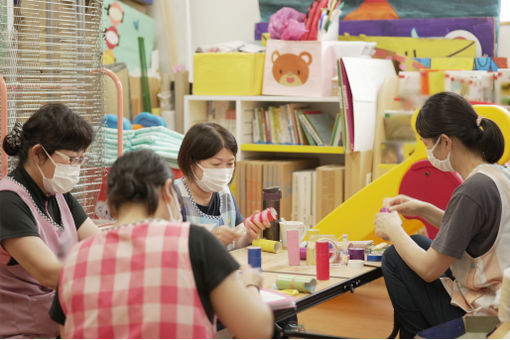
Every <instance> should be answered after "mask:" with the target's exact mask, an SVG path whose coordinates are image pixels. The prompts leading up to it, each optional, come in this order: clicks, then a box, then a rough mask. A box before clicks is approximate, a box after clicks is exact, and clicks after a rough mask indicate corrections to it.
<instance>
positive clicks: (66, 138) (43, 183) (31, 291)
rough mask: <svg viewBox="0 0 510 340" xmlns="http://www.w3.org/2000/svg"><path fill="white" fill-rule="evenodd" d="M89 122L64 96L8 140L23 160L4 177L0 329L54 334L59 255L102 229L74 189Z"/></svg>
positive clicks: (0, 186)
mask: <svg viewBox="0 0 510 340" xmlns="http://www.w3.org/2000/svg"><path fill="white" fill-rule="evenodd" d="M92 139H93V132H92V128H91V127H90V125H89V124H88V123H87V122H86V121H85V120H84V119H83V118H82V117H80V116H79V115H77V114H76V113H74V112H73V111H71V110H70V109H69V108H68V107H67V106H65V105H63V104H47V105H45V106H43V107H41V108H40V109H39V110H38V111H36V112H35V113H34V114H33V115H32V116H31V117H30V118H29V119H28V120H27V121H26V122H25V124H24V125H21V124H19V123H16V126H15V127H14V128H13V129H12V131H11V132H10V133H9V134H8V135H7V136H6V138H5V139H4V140H3V149H4V151H5V152H6V153H7V154H8V155H10V156H17V157H18V165H17V167H16V169H15V170H13V171H12V172H11V173H10V174H9V175H8V176H7V177H5V178H3V179H2V180H1V181H0V245H1V247H0V315H2V322H1V323H0V337H2V338H5V337H14V336H17V337H44V338H51V337H56V336H58V334H59V331H58V326H57V324H56V323H54V322H53V321H51V319H50V318H49V315H48V310H49V307H50V305H51V301H52V299H53V296H54V289H55V287H56V285H57V281H58V277H59V274H60V270H61V268H62V264H61V261H62V260H63V259H64V257H65V255H66V254H67V253H68V251H69V250H70V248H71V247H72V246H73V245H75V244H76V243H77V242H78V241H80V240H83V239H85V238H87V237H88V236H90V235H92V234H95V233H96V232H97V227H96V225H95V224H94V223H93V222H92V220H91V219H90V218H88V217H87V214H86V213H85V211H84V210H83V208H82V207H81V206H80V204H79V203H78V201H77V200H76V198H74V197H73V195H72V194H71V193H69V191H71V190H72V189H73V187H74V186H75V185H76V184H77V183H78V181H79V174H80V166H81V165H82V164H83V163H85V162H86V161H87V158H86V157H85V156H84V153H85V150H86V149H87V147H88V146H89V145H90V143H91V142H92Z"/></svg>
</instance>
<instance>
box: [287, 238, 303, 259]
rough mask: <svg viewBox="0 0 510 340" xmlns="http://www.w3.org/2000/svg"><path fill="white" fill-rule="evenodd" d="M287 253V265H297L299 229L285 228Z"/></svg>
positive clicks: (298, 257)
mask: <svg viewBox="0 0 510 340" xmlns="http://www.w3.org/2000/svg"><path fill="white" fill-rule="evenodd" d="M287 247H288V250H287V255H288V257H289V266H299V263H300V256H299V231H298V230H296V229H292V230H287Z"/></svg>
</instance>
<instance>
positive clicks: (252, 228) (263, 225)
mask: <svg viewBox="0 0 510 340" xmlns="http://www.w3.org/2000/svg"><path fill="white" fill-rule="evenodd" d="M256 213H258V211H255V212H254V214H256ZM244 226H245V227H246V232H247V233H248V235H250V236H251V238H255V237H257V235H258V234H259V233H260V232H262V231H263V230H264V229H267V228H269V227H270V226H271V223H270V222H268V221H266V220H264V222H260V221H258V220H254V221H253V222H252V221H250V220H249V218H247V219H245V220H244Z"/></svg>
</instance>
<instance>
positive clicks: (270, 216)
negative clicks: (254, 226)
mask: <svg viewBox="0 0 510 340" xmlns="http://www.w3.org/2000/svg"><path fill="white" fill-rule="evenodd" d="M277 218H278V212H277V211H276V209H275V208H273V207H270V208H267V209H264V210H262V211H260V212H258V213H255V214H253V215H251V216H250V217H248V218H247V219H248V220H249V221H251V222H253V221H259V222H261V223H263V222H264V221H267V222H273V221H274V220H276V219H277Z"/></svg>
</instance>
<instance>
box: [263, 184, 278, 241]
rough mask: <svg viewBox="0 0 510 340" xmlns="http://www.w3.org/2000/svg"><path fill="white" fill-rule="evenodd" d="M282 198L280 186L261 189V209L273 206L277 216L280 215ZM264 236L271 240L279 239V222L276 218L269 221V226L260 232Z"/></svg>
mask: <svg viewBox="0 0 510 340" xmlns="http://www.w3.org/2000/svg"><path fill="white" fill-rule="evenodd" d="M281 199H282V191H281V190H280V187H278V186H275V187H268V188H263V189H262V209H264V210H265V209H267V208H274V209H275V210H276V213H277V216H280V200H281ZM262 235H263V236H264V238H266V239H268V240H273V241H280V223H279V221H278V220H277V219H275V220H274V221H272V222H271V226H270V227H269V228H266V229H264V231H263V232H262Z"/></svg>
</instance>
